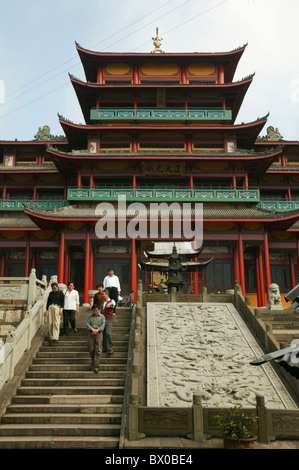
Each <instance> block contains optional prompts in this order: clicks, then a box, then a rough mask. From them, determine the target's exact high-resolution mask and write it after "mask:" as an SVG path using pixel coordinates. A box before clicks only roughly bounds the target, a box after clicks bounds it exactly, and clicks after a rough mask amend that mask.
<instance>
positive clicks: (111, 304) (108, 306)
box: [101, 289, 115, 355]
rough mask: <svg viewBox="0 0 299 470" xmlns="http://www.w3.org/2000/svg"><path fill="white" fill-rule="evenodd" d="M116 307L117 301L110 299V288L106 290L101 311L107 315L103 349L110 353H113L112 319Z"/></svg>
mask: <svg viewBox="0 0 299 470" xmlns="http://www.w3.org/2000/svg"><path fill="white" fill-rule="evenodd" d="M114 308H115V301H114V300H113V299H110V297H109V290H108V289H105V290H104V302H103V304H102V308H101V313H102V314H103V315H104V317H105V320H106V322H105V329H104V333H103V351H104V352H108V353H109V354H110V355H111V354H113V352H114V349H113V342H112V321H113V311H114Z"/></svg>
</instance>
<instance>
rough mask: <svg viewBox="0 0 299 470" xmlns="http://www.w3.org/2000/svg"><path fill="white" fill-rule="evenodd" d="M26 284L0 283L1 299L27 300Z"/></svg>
mask: <svg viewBox="0 0 299 470" xmlns="http://www.w3.org/2000/svg"><path fill="white" fill-rule="evenodd" d="M27 297H28V284H15V285H14V284H0V299H1V300H27Z"/></svg>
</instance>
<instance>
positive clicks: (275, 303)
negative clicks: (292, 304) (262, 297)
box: [267, 284, 283, 310]
mask: <svg viewBox="0 0 299 470" xmlns="http://www.w3.org/2000/svg"><path fill="white" fill-rule="evenodd" d="M267 308H268V309H269V310H283V306H282V303H281V298H280V290H279V286H278V285H277V284H270V286H269V291H268V304H267Z"/></svg>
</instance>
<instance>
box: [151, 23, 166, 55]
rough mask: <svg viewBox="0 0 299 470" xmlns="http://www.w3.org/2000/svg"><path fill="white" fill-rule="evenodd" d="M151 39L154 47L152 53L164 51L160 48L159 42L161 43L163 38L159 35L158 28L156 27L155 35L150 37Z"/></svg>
mask: <svg viewBox="0 0 299 470" xmlns="http://www.w3.org/2000/svg"><path fill="white" fill-rule="evenodd" d="M152 40H153V43H154V46H155V49H154V50H153V51H152V54H154V53H155V52H161V53H163V52H164V51H162V50H161V44H162V41H163V38H160V37H159V28H156V37H155V38H152Z"/></svg>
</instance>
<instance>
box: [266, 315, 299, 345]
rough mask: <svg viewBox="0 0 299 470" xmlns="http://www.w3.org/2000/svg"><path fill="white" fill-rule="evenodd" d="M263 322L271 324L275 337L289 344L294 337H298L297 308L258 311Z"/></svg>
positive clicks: (298, 321) (298, 317)
mask: <svg viewBox="0 0 299 470" xmlns="http://www.w3.org/2000/svg"><path fill="white" fill-rule="evenodd" d="M259 318H261V319H262V320H263V321H264V323H266V324H269V325H271V327H272V332H273V335H274V337H275V339H276V340H277V341H278V342H279V343H281V344H285V345H286V346H289V345H290V344H291V342H292V341H293V340H294V339H298V338H299V312H297V310H291V311H284V312H280V311H279V312H275V311H274V312H269V311H268V312H267V313H259Z"/></svg>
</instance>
